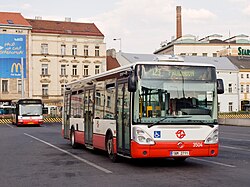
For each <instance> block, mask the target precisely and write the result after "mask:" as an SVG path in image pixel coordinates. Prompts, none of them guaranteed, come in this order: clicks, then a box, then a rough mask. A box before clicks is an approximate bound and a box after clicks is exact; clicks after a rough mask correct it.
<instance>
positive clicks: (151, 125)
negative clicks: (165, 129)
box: [148, 115, 191, 128]
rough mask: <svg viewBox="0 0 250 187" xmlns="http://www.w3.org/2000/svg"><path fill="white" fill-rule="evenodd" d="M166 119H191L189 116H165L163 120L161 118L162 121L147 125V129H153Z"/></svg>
mask: <svg viewBox="0 0 250 187" xmlns="http://www.w3.org/2000/svg"><path fill="white" fill-rule="evenodd" d="M168 118H174V119H176V118H191V116H185V115H182V116H166V117H164V118H162V119H160V120H158V121H156V122H154V123H152V124H149V125H148V128H150V127H153V126H154V125H157V124H159V123H160V122H162V121H164V120H165V119H168Z"/></svg>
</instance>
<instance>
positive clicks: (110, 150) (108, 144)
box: [106, 134, 118, 162]
mask: <svg viewBox="0 0 250 187" xmlns="http://www.w3.org/2000/svg"><path fill="white" fill-rule="evenodd" d="M106 150H107V153H108V156H109V158H110V160H111V161H112V162H117V161H118V156H117V154H116V153H114V144H113V136H112V134H109V135H108V137H107V140H106Z"/></svg>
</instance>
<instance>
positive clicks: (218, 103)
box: [218, 103, 220, 112]
mask: <svg viewBox="0 0 250 187" xmlns="http://www.w3.org/2000/svg"><path fill="white" fill-rule="evenodd" d="M218 112H220V103H218Z"/></svg>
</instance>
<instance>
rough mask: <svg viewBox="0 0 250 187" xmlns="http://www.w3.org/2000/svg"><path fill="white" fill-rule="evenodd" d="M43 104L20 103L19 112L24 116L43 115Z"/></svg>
mask: <svg viewBox="0 0 250 187" xmlns="http://www.w3.org/2000/svg"><path fill="white" fill-rule="evenodd" d="M42 108H43V107H42V104H20V110H19V114H20V115H22V116H39V115H42Z"/></svg>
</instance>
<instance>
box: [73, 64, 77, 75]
mask: <svg viewBox="0 0 250 187" xmlns="http://www.w3.org/2000/svg"><path fill="white" fill-rule="evenodd" d="M72 75H77V65H73V66H72Z"/></svg>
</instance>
